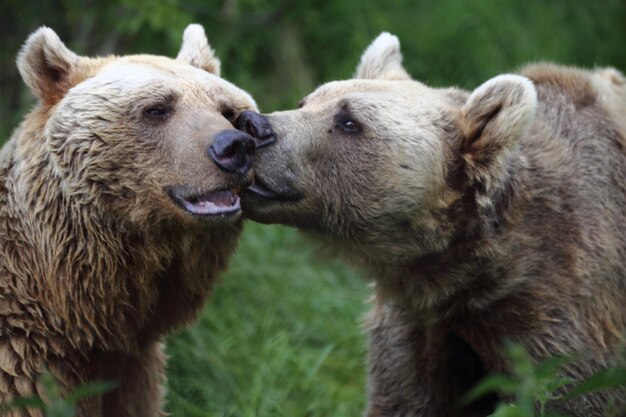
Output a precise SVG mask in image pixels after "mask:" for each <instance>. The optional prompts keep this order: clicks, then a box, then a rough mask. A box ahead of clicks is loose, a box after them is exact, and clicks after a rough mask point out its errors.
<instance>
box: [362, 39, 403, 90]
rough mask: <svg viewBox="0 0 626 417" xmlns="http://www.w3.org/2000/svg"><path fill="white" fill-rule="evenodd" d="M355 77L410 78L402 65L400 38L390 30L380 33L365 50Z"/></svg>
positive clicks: (379, 78)
mask: <svg viewBox="0 0 626 417" xmlns="http://www.w3.org/2000/svg"><path fill="white" fill-rule="evenodd" d="M354 78H364V79H370V80H374V79H378V80H410V79H411V76H410V75H409V74H408V73H407V72H406V70H405V69H404V67H403V66H402V52H401V51H400V41H399V40H398V38H397V37H396V36H394V35H392V34H391V33H388V32H383V33H381V34H380V35H378V37H377V38H376V39H375V40H374V42H372V43H371V44H370V46H368V47H367V49H366V50H365V52H363V55H362V56H361V62H360V63H359V66H358V67H357V69H356V74H355V76H354Z"/></svg>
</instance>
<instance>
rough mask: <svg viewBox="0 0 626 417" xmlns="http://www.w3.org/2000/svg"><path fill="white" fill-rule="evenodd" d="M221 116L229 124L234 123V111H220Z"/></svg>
mask: <svg viewBox="0 0 626 417" xmlns="http://www.w3.org/2000/svg"><path fill="white" fill-rule="evenodd" d="M222 116H224V118H225V119H226V120H228V121H229V122H230V123H231V124H233V122H234V121H235V111H234V110H233V109H224V110H222Z"/></svg>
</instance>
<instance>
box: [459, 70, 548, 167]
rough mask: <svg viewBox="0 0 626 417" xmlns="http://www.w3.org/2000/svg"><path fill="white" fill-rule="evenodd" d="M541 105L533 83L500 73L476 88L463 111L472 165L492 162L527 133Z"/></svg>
mask: <svg viewBox="0 0 626 417" xmlns="http://www.w3.org/2000/svg"><path fill="white" fill-rule="evenodd" d="M536 109H537V92H536V90H535V87H534V85H533V83H532V82H531V81H530V80H529V79H528V78H525V77H522V76H519V75H512V74H505V75H499V76H497V77H495V78H492V79H491V80H489V81H487V82H485V83H484V84H483V85H481V86H480V87H478V88H477V89H476V90H474V91H473V92H472V94H471V95H470V97H469V99H468V100H467V102H466V103H465V105H464V106H463V109H462V112H461V123H460V125H461V130H462V135H463V141H462V143H461V153H462V155H463V157H464V159H465V161H466V162H467V163H468V166H469V167H470V168H472V167H473V168H480V167H481V166H483V167H485V166H488V165H489V164H490V163H491V162H493V161H494V160H496V159H499V157H500V156H501V155H502V154H503V153H504V152H506V151H507V150H511V149H512V148H513V147H514V146H515V145H516V143H517V142H518V139H519V138H520V137H522V136H523V135H525V134H526V132H527V131H528V129H529V128H530V125H531V124H532V122H533V120H534V117H535V112H536Z"/></svg>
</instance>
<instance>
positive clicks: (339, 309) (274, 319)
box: [168, 222, 369, 417]
mask: <svg viewBox="0 0 626 417" xmlns="http://www.w3.org/2000/svg"><path fill="white" fill-rule="evenodd" d="M368 294H369V289H368V287H367V285H366V282H365V281H364V280H363V279H362V278H361V277H359V276H358V275H357V274H356V273H355V272H354V271H351V270H349V269H348V268H347V267H345V266H342V265H341V264H339V263H335V262H331V261H328V260H324V261H322V260H320V259H319V258H318V257H316V256H315V255H314V253H313V252H312V251H311V250H310V249H309V245H308V242H307V240H306V239H304V238H303V237H302V236H301V235H299V234H298V233H297V232H296V231H294V230H292V229H288V228H285V227H279V226H262V225H259V224H255V223H251V222H248V223H247V225H246V228H245V232H244V235H243V237H242V239H241V242H240V245H239V249H238V251H237V253H236V255H235V257H234V258H233V259H232V261H231V266H230V269H229V271H228V272H227V273H226V274H224V275H223V276H222V283H220V284H219V285H218V286H217V288H216V290H215V292H214V294H213V297H212V299H211V301H210V302H209V304H208V305H207V306H206V308H205V309H204V311H203V313H202V314H201V316H200V318H199V320H198V321H197V323H196V324H195V325H194V326H192V327H190V328H188V329H185V330H183V331H182V332H180V333H179V334H177V335H174V336H173V337H171V338H170V340H169V344H168V346H169V347H168V353H169V355H170V360H169V366H168V378H169V387H168V390H169V391H168V410H169V411H170V412H171V413H172V415H175V416H177V417H183V416H190V417H191V416H194V417H196V416H198V417H200V416H211V417H216V416H241V417H246V416H250V417H252V416H255V417H263V416H272V417H279V416H311V417H314V416H328V415H333V416H345V417H350V416H360V415H362V412H363V407H364V402H365V376H364V362H365V338H364V335H363V333H364V332H363V330H362V325H361V323H362V318H363V314H364V312H365V311H366V310H367V308H368V305H367V303H365V301H366V299H367V297H368Z"/></svg>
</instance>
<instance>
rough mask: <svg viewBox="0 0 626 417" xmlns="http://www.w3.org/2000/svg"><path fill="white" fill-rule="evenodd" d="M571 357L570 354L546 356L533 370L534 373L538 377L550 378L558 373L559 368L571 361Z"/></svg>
mask: <svg viewBox="0 0 626 417" xmlns="http://www.w3.org/2000/svg"><path fill="white" fill-rule="evenodd" d="M572 361H573V358H572V357H571V356H566V355H559V356H554V357H551V358H548V359H546V360H544V361H542V362H541V363H540V364H539V365H537V368H536V370H535V375H536V376H537V377H538V378H541V379H545V378H551V377H553V376H555V375H556V374H558V373H559V371H560V370H561V368H563V367H564V366H565V365H567V364H569V363H572Z"/></svg>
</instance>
